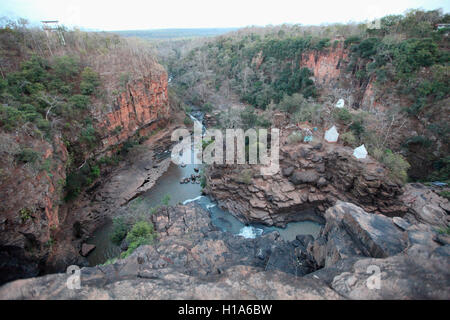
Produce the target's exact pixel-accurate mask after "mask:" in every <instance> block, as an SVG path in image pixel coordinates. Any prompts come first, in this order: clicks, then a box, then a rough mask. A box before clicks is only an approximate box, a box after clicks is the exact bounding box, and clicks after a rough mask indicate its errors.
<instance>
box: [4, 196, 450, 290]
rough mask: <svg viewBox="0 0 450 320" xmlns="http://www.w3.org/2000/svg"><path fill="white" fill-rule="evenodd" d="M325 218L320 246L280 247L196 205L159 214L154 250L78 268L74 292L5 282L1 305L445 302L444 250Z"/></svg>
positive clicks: (380, 220)
mask: <svg viewBox="0 0 450 320" xmlns="http://www.w3.org/2000/svg"><path fill="white" fill-rule="evenodd" d="M325 218H326V225H325V228H324V229H323V230H322V232H321V235H320V237H319V238H318V239H316V240H314V239H311V237H308V236H298V237H297V239H296V240H294V241H293V242H291V243H286V242H284V241H282V240H280V239H279V237H278V235H277V234H276V233H273V234H269V235H266V236H263V237H261V238H257V239H244V238H242V237H239V236H235V235H231V234H229V233H223V232H218V231H216V230H214V227H212V226H211V224H210V218H209V215H208V213H207V212H205V211H204V210H202V209H201V208H199V207H198V206H196V205H195V204H189V205H187V206H177V207H163V208H161V209H160V210H159V211H158V212H157V213H156V214H155V215H154V216H152V220H153V223H154V225H155V229H156V230H157V232H158V234H159V239H158V242H157V243H156V244H155V245H152V246H142V247H139V248H138V249H137V250H136V251H135V252H134V253H133V254H132V255H130V256H129V257H128V258H127V259H124V260H118V261H117V262H116V263H114V264H111V265H106V266H97V267H92V268H83V269H81V288H80V289H75V290H71V289H68V288H67V286H66V281H67V279H68V277H69V275H65V274H54V275H47V276H44V277H39V278H32V279H26V280H17V281H14V282H11V283H8V284H6V285H4V286H3V287H0V298H2V299H449V298H450V268H449V267H450V256H449V254H450V252H449V251H450V250H449V245H448V244H442V243H439V242H435V243H431V242H426V241H425V242H423V243H421V244H417V243H415V242H414V241H410V240H409V239H410V234H411V232H415V231H417V228H418V225H416V224H411V225H410V226H409V228H408V229H407V230H404V229H402V228H400V227H398V226H397V223H398V221H397V223H395V222H394V221H393V220H394V219H392V218H389V217H384V216H381V215H374V214H370V213H367V212H364V211H363V210H362V209H361V208H359V207H357V206H355V205H353V204H350V203H344V202H338V203H337V204H336V205H335V206H334V207H332V208H330V209H328V210H327V212H326V214H325ZM428 232H434V234H435V235H436V233H435V231H433V230H432V229H431V230H429V231H428ZM431 241H434V240H431ZM306 247H307V249H306ZM322 255H323V257H322ZM329 257H332V259H330V258H329ZM292 258H294V259H292ZM292 260H295V261H292ZM325 261H327V262H326V266H325V267H324V268H320V269H317V268H319V267H321V264H323V263H325ZM291 262H292V263H291ZM315 264H316V265H315ZM304 266H307V268H304ZM313 269H317V270H316V271H314V272H312V273H309V274H306V275H305V273H306V272H309V271H308V270H310V271H311V270H313ZM374 276H379V278H374Z"/></svg>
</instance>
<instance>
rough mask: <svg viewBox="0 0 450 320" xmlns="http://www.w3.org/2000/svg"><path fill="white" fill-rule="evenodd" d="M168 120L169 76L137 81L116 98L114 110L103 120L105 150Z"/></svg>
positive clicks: (164, 74)
mask: <svg viewBox="0 0 450 320" xmlns="http://www.w3.org/2000/svg"><path fill="white" fill-rule="evenodd" d="M168 117H169V101H168V93H167V74H166V73H162V74H161V75H157V76H149V77H144V78H143V79H139V80H135V81H133V82H131V83H129V84H128V85H127V86H126V90H125V91H123V92H122V93H121V94H120V95H119V96H118V97H117V98H116V99H115V101H114V105H113V110H112V111H111V112H108V113H107V114H106V115H103V116H102V120H100V125H99V126H100V128H102V129H103V131H104V133H105V135H104V137H103V139H102V144H103V145H102V150H107V149H108V148H110V147H112V146H115V145H117V144H120V143H122V142H124V141H126V140H127V139H128V138H130V137H131V136H133V135H134V134H135V133H136V132H137V131H139V130H143V129H145V128H147V127H149V126H150V127H153V126H156V125H158V124H160V122H162V121H165V120H166V119H167V118H168ZM119 131H120V132H119Z"/></svg>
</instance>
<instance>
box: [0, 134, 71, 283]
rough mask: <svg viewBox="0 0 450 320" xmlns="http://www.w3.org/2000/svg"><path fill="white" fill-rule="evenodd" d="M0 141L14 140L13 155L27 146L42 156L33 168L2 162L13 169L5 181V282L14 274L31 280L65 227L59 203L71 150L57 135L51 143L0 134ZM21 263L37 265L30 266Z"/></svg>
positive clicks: (1, 222)
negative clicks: (57, 232) (63, 226)
mask: <svg viewBox="0 0 450 320" xmlns="http://www.w3.org/2000/svg"><path fill="white" fill-rule="evenodd" d="M0 136H1V139H2V141H9V146H10V147H11V150H16V149H17V150H20V149H19V148H23V146H27V147H29V148H32V149H33V150H34V152H36V153H37V154H39V155H40V157H41V158H40V159H39V160H36V161H34V162H33V163H31V162H28V163H20V162H17V161H16V162H11V161H3V163H2V169H3V170H8V171H7V172H4V174H3V175H2V178H1V180H0V199H1V203H2V204H1V206H0V249H1V250H0V273H2V276H1V277H0V282H2V280H3V281H5V280H7V279H8V277H9V276H11V275H14V273H17V275H18V276H29V275H33V274H35V273H36V272H38V266H37V263H38V262H42V260H45V257H46V255H47V253H48V252H49V250H51V248H52V246H53V244H54V243H53V240H54V238H55V231H56V230H58V229H59V228H60V227H61V222H60V218H59V203H60V201H61V197H62V187H63V185H64V182H65V179H66V169H65V163H66V162H67V149H66V147H65V145H64V144H63V143H62V141H61V139H60V137H58V136H55V138H54V140H53V141H52V143H49V142H48V141H46V140H42V139H37V138H35V137H30V136H28V135H23V134H19V133H12V134H11V133H6V132H0ZM2 149H3V150H4V148H2ZM3 160H5V159H3ZM21 259H25V261H26V260H28V259H31V260H33V262H34V263H35V264H34V265H27V263H26V262H24V260H21ZM5 270H6V271H5ZM4 271H5V272H4Z"/></svg>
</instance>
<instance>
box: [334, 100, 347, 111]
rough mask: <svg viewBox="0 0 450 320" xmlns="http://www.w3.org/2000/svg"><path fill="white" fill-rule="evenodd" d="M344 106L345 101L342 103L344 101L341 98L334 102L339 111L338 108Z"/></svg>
mask: <svg viewBox="0 0 450 320" xmlns="http://www.w3.org/2000/svg"><path fill="white" fill-rule="evenodd" d="M344 105H345V101H344V99H342V98H341V99H339V100H338V102H336V106H335V107H336V108H339V109H340V108H343V107H344Z"/></svg>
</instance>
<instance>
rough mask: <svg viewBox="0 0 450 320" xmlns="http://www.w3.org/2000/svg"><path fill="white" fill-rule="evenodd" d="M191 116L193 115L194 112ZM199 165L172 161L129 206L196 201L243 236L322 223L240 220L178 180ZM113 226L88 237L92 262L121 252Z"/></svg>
mask: <svg viewBox="0 0 450 320" xmlns="http://www.w3.org/2000/svg"><path fill="white" fill-rule="evenodd" d="M196 116H197V114H196ZM198 117H199V118H200V119H201V118H202V115H201V114H199V115H198ZM191 118H192V119H196V118H194V117H193V116H191ZM196 121H198V120H196ZM194 153H196V152H194ZM201 167H202V165H200V164H192V165H186V166H181V165H176V164H174V163H171V164H170V166H169V169H168V170H167V171H166V172H165V173H164V174H163V175H162V176H161V177H160V178H159V179H158V181H157V183H156V184H155V185H154V186H153V188H151V189H150V190H148V191H147V192H146V193H144V194H143V195H141V196H140V197H138V198H136V199H134V200H133V201H132V202H130V204H129V206H133V204H135V205H139V208H140V211H141V212H142V211H144V212H145V211H147V212H150V210H151V209H152V208H155V207H156V206H158V205H160V204H161V199H163V198H164V197H165V196H166V195H169V196H170V201H169V205H176V204H180V203H181V204H187V203H189V202H193V201H195V202H197V203H198V204H199V205H200V206H201V207H202V208H204V209H206V210H207V211H208V212H209V214H210V216H211V221H212V223H213V225H214V226H215V227H217V228H218V229H219V230H222V231H224V232H231V233H233V234H238V235H240V236H243V237H246V238H254V237H257V236H260V235H262V234H266V233H269V232H273V231H278V232H279V233H280V235H281V237H282V238H283V239H284V240H286V241H292V240H294V239H295V236H296V235H299V234H301V235H306V234H310V235H312V236H314V237H315V238H316V237H317V236H318V234H319V231H320V228H321V225H320V224H318V223H316V222H312V221H302V222H292V223H289V224H287V226H286V228H278V227H269V226H265V225H261V224H250V225H246V224H245V223H243V222H241V221H239V220H238V219H237V218H236V217H234V216H233V215H232V214H231V213H229V212H227V211H224V210H222V209H221V208H219V207H218V206H217V204H216V203H215V202H214V200H213V199H211V198H210V197H209V196H205V195H202V188H201V186H200V184H198V183H187V184H180V180H181V179H183V178H185V177H189V176H191V174H197V173H196V172H195V171H194V169H201ZM112 230H113V223H112V221H111V220H109V221H107V222H106V223H105V224H104V225H103V226H102V227H100V228H99V229H97V230H96V231H95V232H94V234H93V236H92V237H91V238H90V239H89V240H88V243H91V244H94V245H95V246H96V249H95V250H94V251H93V252H92V253H91V254H90V255H89V256H88V257H87V258H88V261H89V264H90V265H91V266H95V265H98V264H102V263H104V262H105V261H106V260H108V259H111V258H115V257H117V256H118V255H119V254H120V248H119V247H118V246H117V245H115V244H113V243H112V242H111V240H110V234H111V232H112Z"/></svg>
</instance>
